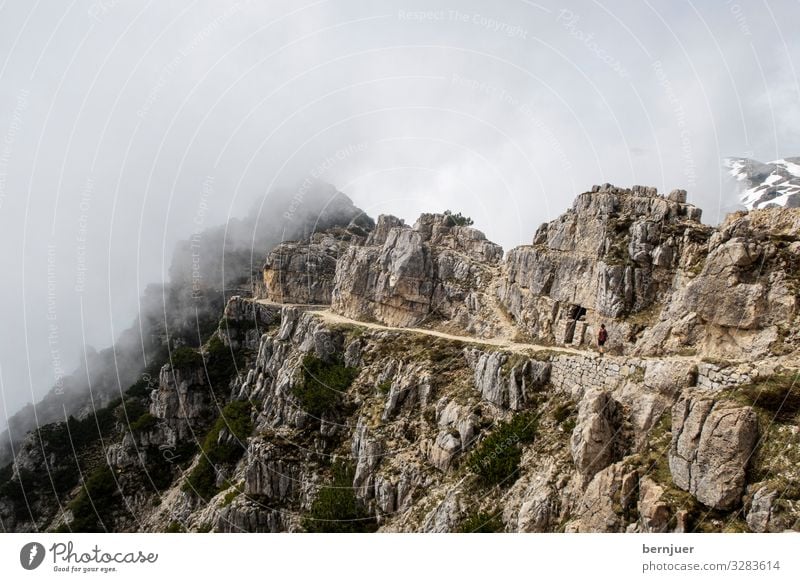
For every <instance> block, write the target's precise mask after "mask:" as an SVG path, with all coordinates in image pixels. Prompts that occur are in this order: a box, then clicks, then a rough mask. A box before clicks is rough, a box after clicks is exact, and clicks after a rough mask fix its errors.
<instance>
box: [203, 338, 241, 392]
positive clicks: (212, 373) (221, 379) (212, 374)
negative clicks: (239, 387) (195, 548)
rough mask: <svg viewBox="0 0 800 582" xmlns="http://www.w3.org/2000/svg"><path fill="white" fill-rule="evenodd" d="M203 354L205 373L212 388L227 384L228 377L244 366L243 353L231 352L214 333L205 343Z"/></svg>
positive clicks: (222, 386)
mask: <svg viewBox="0 0 800 582" xmlns="http://www.w3.org/2000/svg"><path fill="white" fill-rule="evenodd" d="M205 354H206V358H205V365H206V373H207V374H208V382H209V384H210V385H211V387H212V388H214V387H219V388H224V387H225V386H227V384H228V382H230V379H231V378H232V377H233V376H234V375H235V374H236V373H237V371H238V370H239V369H241V368H242V367H243V366H244V355H243V354H242V353H241V351H237V352H233V351H232V350H231V348H230V347H229V346H226V345H225V344H224V343H222V340H221V339H219V336H216V335H215V336H213V337H212V338H211V339H210V340H209V342H208V344H207V345H206V350H205Z"/></svg>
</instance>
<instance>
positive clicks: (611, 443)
mask: <svg viewBox="0 0 800 582" xmlns="http://www.w3.org/2000/svg"><path fill="white" fill-rule="evenodd" d="M617 406H618V405H617V403H616V402H615V401H614V399H613V398H611V395H610V394H609V393H608V392H604V391H602V390H597V389H593V390H590V391H588V392H587V393H586V395H585V396H584V398H583V400H582V401H581V405H580V407H579V408H578V423H577V425H576V426H575V430H574V431H573V433H572V438H571V439H570V449H571V451H572V459H573V461H574V462H575V468H576V469H577V470H578V471H579V472H580V474H581V475H582V476H583V477H584V478H585V479H591V478H592V477H593V476H594V475H595V474H596V473H597V472H598V471H600V470H601V469H603V468H605V467H607V466H608V465H609V464H611V462H612V461H613V460H614V458H615V456H616V455H617V450H616V449H617V446H616V440H617V439H618V438H619V437H618V433H619V414H618V410H617Z"/></svg>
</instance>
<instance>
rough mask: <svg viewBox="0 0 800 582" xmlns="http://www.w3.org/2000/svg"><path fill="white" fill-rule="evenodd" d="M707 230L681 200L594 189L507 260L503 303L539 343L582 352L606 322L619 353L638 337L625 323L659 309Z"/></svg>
mask: <svg viewBox="0 0 800 582" xmlns="http://www.w3.org/2000/svg"><path fill="white" fill-rule="evenodd" d="M710 230H711V229H710V228H708V227H704V226H703V225H702V224H700V209H698V208H696V207H694V206H692V205H690V204H686V203H685V197H684V196H678V195H673V196H670V199H665V198H662V197H660V196H658V195H657V194H656V192H655V189H654V188H643V187H638V186H634V187H633V188H631V189H630V190H627V189H622V188H616V187H613V186H611V185H609V184H605V185H603V186H599V187H598V186H596V187H595V188H593V190H592V191H591V192H587V193H585V194H581V195H580V196H578V198H577V199H576V200H575V203H574V204H573V206H572V208H571V209H570V210H568V211H567V212H566V213H565V214H563V215H562V216H561V217H559V218H558V219H556V220H554V221H552V222H550V223H548V224H544V225H542V226H541V227H540V228H539V230H538V231H537V232H536V235H535V236H534V238H533V244H532V245H531V246H522V247H517V248H515V249H512V250H511V251H510V252H509V253H508V257H507V262H506V269H505V273H504V278H503V279H502V281H501V283H500V286H499V295H500V299H501V301H502V303H503V305H505V307H506V309H507V310H508V311H509V312H510V313H511V315H512V316H513V317H514V320H515V321H516V323H517V325H519V326H520V327H521V328H522V329H524V330H525V331H526V332H527V333H529V334H531V335H533V336H534V337H536V338H539V339H543V340H550V341H555V342H557V343H562V344H564V343H566V344H570V343H578V344H580V343H581V342H582V341H583V340H584V338H585V337H586V335H587V334H588V337H589V338H593V337H594V336H595V335H596V332H597V329H598V327H599V324H600V323H601V322H606V323H607V325H608V329H609V336H610V337H609V345H610V346H613V345H620V344H623V343H625V342H627V341H628V337H629V336H630V334H632V333H636V328H635V327H634V326H632V325H630V324H628V323H625V322H624V321H622V320H623V319H624V318H626V317H628V316H631V315H633V314H636V313H640V312H644V311H646V310H647V309H649V308H651V307H653V306H656V305H658V302H659V298H660V297H661V296H662V295H663V293H664V292H665V291H666V290H667V289H669V287H670V284H671V281H672V279H673V277H674V275H675V272H676V270H677V269H678V267H679V265H680V262H681V260H682V255H683V254H684V253H685V252H686V250H687V249H688V248H690V247H693V246H696V245H702V244H704V243H705V240H706V239H707V238H708V236H709V234H710ZM617 320H619V321H617ZM576 334H577V335H576Z"/></svg>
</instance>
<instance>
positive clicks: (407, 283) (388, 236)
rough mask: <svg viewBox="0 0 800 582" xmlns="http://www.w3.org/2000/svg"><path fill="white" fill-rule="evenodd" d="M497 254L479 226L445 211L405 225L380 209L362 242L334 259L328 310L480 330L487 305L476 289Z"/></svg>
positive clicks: (393, 322) (494, 264) (490, 274)
mask: <svg viewBox="0 0 800 582" xmlns="http://www.w3.org/2000/svg"><path fill="white" fill-rule="evenodd" d="M502 254H503V251H502V249H501V248H500V247H499V246H498V245H496V244H494V243H491V242H489V241H487V240H486V237H485V236H484V235H483V233H481V232H480V231H478V230H476V229H474V228H470V227H466V226H457V225H456V224H455V222H454V219H453V218H452V217H451V216H448V215H444V214H423V215H422V216H420V218H419V220H418V221H417V222H416V224H415V225H414V226H413V228H412V227H408V226H405V225H404V224H403V223H402V222H401V221H400V220H399V219H397V218H395V217H392V216H380V217H379V218H378V222H377V225H376V228H375V233H374V236H372V237H370V239H369V240H368V241H367V244H366V245H365V246H351V247H350V248H348V249H347V250H346V251H345V252H344V254H343V255H342V257H341V259H340V260H339V263H338V265H337V268H336V277H335V280H334V289H333V300H332V309H333V310H334V311H335V312H337V313H341V314H342V315H345V316H347V317H351V318H355V319H366V320H375V321H379V322H381V323H384V324H386V325H393V326H404V327H406V326H415V325H420V324H422V323H423V322H426V321H430V320H440V319H444V320H446V321H449V322H451V323H452V324H453V325H457V326H459V327H460V328H461V329H465V330H470V329H471V330H474V331H476V332H479V333H480V332H482V331H485V330H484V328H485V327H486V325H487V322H486V321H484V320H483V319H481V318H480V315H481V312H482V309H487V308H488V307H487V305H486V299H485V298H484V297H483V293H482V292H481V291H480V290H481V289H482V288H484V287H485V286H486V285H488V284H489V283H490V281H491V279H492V277H493V275H494V270H495V268H496V267H497V266H498V265H499V261H500V259H501V257H502ZM489 323H490V322H489Z"/></svg>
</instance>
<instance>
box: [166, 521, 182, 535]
mask: <svg viewBox="0 0 800 582" xmlns="http://www.w3.org/2000/svg"><path fill="white" fill-rule="evenodd" d="M185 532H186V528H185V527H183V524H181V523H180V522H179V521H171V522H169V525H168V526H167V529H165V530H164V533H185Z"/></svg>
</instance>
